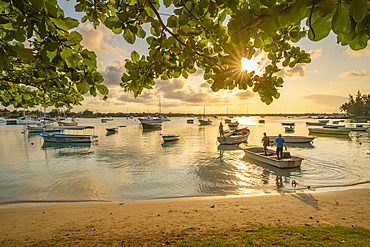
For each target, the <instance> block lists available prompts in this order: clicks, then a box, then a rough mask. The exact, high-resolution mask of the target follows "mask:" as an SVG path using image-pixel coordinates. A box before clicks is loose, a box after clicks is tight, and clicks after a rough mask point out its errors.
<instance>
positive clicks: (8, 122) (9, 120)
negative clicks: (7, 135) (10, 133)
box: [6, 119, 17, 125]
mask: <svg viewBox="0 0 370 247" xmlns="http://www.w3.org/2000/svg"><path fill="white" fill-rule="evenodd" d="M6 124H7V125H16V124H17V119H7V120H6Z"/></svg>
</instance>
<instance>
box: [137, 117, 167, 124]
mask: <svg viewBox="0 0 370 247" xmlns="http://www.w3.org/2000/svg"><path fill="white" fill-rule="evenodd" d="M138 119H139V121H140V123H162V119H160V118H153V117H150V116H148V117H146V118H138Z"/></svg>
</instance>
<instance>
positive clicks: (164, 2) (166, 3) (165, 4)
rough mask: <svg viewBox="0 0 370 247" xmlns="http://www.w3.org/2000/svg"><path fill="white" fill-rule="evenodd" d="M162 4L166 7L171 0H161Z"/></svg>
mask: <svg viewBox="0 0 370 247" xmlns="http://www.w3.org/2000/svg"><path fill="white" fill-rule="evenodd" d="M163 4H164V6H166V8H168V7H170V5H171V4H172V0H163Z"/></svg>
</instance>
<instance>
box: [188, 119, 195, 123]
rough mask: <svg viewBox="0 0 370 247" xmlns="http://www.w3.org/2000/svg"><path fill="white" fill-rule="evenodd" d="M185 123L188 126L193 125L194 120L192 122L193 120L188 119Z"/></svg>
mask: <svg viewBox="0 0 370 247" xmlns="http://www.w3.org/2000/svg"><path fill="white" fill-rule="evenodd" d="M186 122H187V123H188V124H192V123H194V120H193V119H188V120H186Z"/></svg>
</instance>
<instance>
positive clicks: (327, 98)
mask: <svg viewBox="0 0 370 247" xmlns="http://www.w3.org/2000/svg"><path fill="white" fill-rule="evenodd" d="M302 98H303V99H306V100H310V101H312V102H313V103H314V104H317V105H322V106H328V107H338V108H339V106H340V105H342V104H343V103H345V102H346V101H347V97H344V96H340V95H328V94H310V95H306V96H303V97H302Z"/></svg>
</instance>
